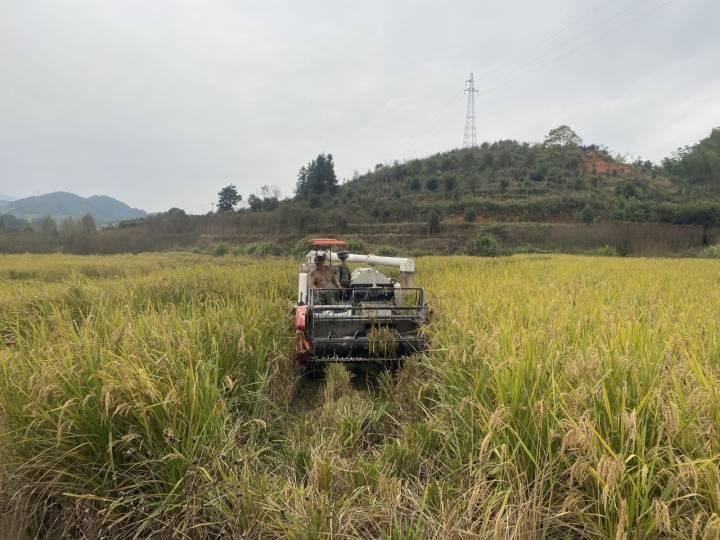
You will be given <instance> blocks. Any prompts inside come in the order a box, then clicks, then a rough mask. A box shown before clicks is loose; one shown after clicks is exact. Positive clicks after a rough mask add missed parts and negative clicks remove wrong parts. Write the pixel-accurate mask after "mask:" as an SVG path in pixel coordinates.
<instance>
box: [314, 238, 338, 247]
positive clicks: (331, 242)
mask: <svg viewBox="0 0 720 540" xmlns="http://www.w3.org/2000/svg"><path fill="white" fill-rule="evenodd" d="M310 245H311V246H313V247H340V248H343V249H344V248H345V247H346V246H347V243H346V242H343V241H342V240H335V239H334V238H314V239H312V240H310Z"/></svg>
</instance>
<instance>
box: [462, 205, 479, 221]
mask: <svg viewBox="0 0 720 540" xmlns="http://www.w3.org/2000/svg"><path fill="white" fill-rule="evenodd" d="M476 219H477V210H475V209H474V208H468V209H467V210H465V215H464V216H463V220H464V221H465V223H473V222H474V221H475V220H476Z"/></svg>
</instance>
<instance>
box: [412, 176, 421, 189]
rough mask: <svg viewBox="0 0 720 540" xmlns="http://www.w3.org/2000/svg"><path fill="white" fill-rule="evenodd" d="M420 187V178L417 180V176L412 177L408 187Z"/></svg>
mask: <svg viewBox="0 0 720 540" xmlns="http://www.w3.org/2000/svg"><path fill="white" fill-rule="evenodd" d="M420 188H422V186H421V185H420V180H418V179H417V178H413V179H412V180H410V189H411V190H412V191H420Z"/></svg>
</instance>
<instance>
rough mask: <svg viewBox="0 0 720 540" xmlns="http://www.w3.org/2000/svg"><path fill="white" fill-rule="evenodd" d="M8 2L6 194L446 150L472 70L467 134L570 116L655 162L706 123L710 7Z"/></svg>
mask: <svg viewBox="0 0 720 540" xmlns="http://www.w3.org/2000/svg"><path fill="white" fill-rule="evenodd" d="M2 4H3V5H2V10H3V13H4V15H3V17H2V19H0V192H3V193H8V194H11V195H30V194H34V193H39V192H46V191H50V190H53V189H61V190H67V191H75V192H77V193H80V194H83V195H89V194H94V193H103V194H108V195H112V196H116V197H118V198H120V199H122V200H124V201H126V202H128V203H129V204H131V205H133V206H137V207H143V208H146V209H148V210H164V209H167V208H169V207H171V206H180V207H184V208H186V209H188V210H190V211H194V212H204V211H207V210H209V209H210V204H211V203H212V201H213V200H214V198H215V193H216V191H217V190H218V188H219V187H221V186H222V185H224V184H226V183H228V182H234V183H236V184H237V185H238V186H239V188H240V190H241V192H243V193H244V194H248V193H250V192H252V191H255V190H257V189H258V188H259V186H260V185H262V184H265V183H267V184H278V185H279V186H280V187H281V188H282V189H283V191H284V192H285V193H287V194H290V193H291V192H292V187H293V183H294V178H295V174H296V171H297V169H298V168H299V167H300V165H302V164H303V163H305V162H306V161H308V160H309V159H311V158H312V157H313V156H314V155H316V154H317V153H319V152H332V153H333V154H334V155H335V158H336V163H337V166H338V172H339V173H340V175H341V176H345V177H349V176H351V175H352V171H353V170H354V169H359V170H365V169H367V168H369V167H372V166H373V165H374V164H375V163H377V162H379V161H389V160H393V159H407V158H412V157H417V156H422V155H428V154H431V153H434V152H436V151H442V150H447V149H450V148H452V147H455V146H458V145H459V144H460V142H461V140H462V129H463V116H464V102H463V94H462V88H463V80H464V79H465V78H466V76H467V73H468V72H469V71H471V70H472V71H474V72H475V73H478V74H479V76H480V80H479V81H478V87H479V88H480V89H481V90H483V91H485V93H483V94H482V95H481V96H480V97H479V99H478V104H477V109H478V136H479V138H480V139H481V140H495V139H498V138H517V139H522V140H531V141H537V140H541V139H542V137H543V136H544V134H545V133H546V132H547V131H548V130H549V129H550V128H551V127H553V126H555V125H557V124H559V123H569V124H570V125H572V126H573V127H575V128H576V130H577V131H578V132H579V133H580V134H581V135H582V136H583V138H584V139H585V140H586V141H588V142H597V143H603V144H606V145H608V146H609V147H610V148H611V149H612V150H614V151H616V152H624V153H630V154H633V155H640V156H643V157H645V158H649V159H654V160H659V159H661V158H662V157H663V156H665V155H667V154H669V153H670V152H671V151H672V150H673V149H674V148H676V147H677V146H679V145H684V144H688V143H691V142H693V141H695V140H697V139H699V138H701V137H703V136H704V135H706V134H707V133H708V132H709V130H710V129H711V128H712V127H713V126H715V125H718V124H720V120H718V119H719V118H720V105H719V102H718V99H717V96H718V95H720V92H719V91H720V77H718V74H717V73H718V72H717V65H718V64H720V43H719V40H718V37H717V32H716V28H715V27H714V25H715V22H714V21H717V20H718V19H719V17H720V5H718V4H717V3H716V2H713V1H712V0H687V1H683V0H672V1H670V2H664V0H639V1H636V2H624V1H623V0H604V1H603V0H594V1H587V2H576V1H573V0H550V1H548V2H529V1H520V0H512V1H508V2H503V3H498V2H477V1H475V2H471V1H469V0H468V1H458V2H446V3H439V2H410V1H399V2H392V3H390V2H379V1H370V2H363V3H357V2H329V1H323V2H320V1H311V2H290V1H289V0H288V1H283V2H281V1H271V2H249V1H248V2H225V1H220V0H217V1H214V2H171V1H169V0H166V1H158V2H140V1H137V0H133V1H124V2H91V1H89V0H87V1H80V0H71V1H68V2H63V3H60V2H53V1H37V2H26V1H23V0H3V2H2ZM588 12H592V13H591V14H590V15H589V16H585V17H584V18H583V16H584V15H586V14H588ZM570 23H573V24H570ZM562 29H564V31H562V32H559V30H562ZM606 33H607V34H608V35H605V34H606ZM520 53H523V54H520Z"/></svg>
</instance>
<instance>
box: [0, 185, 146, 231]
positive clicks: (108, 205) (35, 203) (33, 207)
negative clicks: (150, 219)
mask: <svg viewBox="0 0 720 540" xmlns="http://www.w3.org/2000/svg"><path fill="white" fill-rule="evenodd" d="M0 213H3V214H10V215H13V216H15V217H18V218H21V219H25V220H33V219H42V218H43V217H46V216H51V217H52V218H54V219H55V220H61V219H63V218H66V217H73V218H77V217H82V216H84V215H86V214H90V215H91V216H92V217H93V218H94V220H95V221H96V222H97V223H102V224H107V223H115V222H118V221H122V220H125V219H134V218H141V217H145V216H146V215H147V213H146V212H145V211H144V210H139V209H137V208H131V207H130V206H128V205H127V204H125V203H123V202H121V201H118V200H117V199H113V198H112V197H107V196H104V195H93V196H92V197H81V196H79V195H75V194H74V193H67V192H63V191H58V192H55V193H47V194H45V195H37V196H33V197H26V198H24V199H18V200H15V201H10V202H0Z"/></svg>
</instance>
